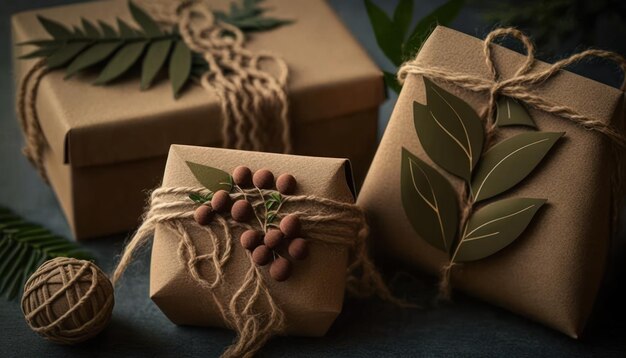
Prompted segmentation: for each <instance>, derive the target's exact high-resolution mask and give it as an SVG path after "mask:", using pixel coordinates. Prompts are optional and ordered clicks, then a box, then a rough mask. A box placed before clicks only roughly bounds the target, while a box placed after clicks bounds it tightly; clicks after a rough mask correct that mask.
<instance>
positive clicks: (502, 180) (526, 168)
mask: <svg viewBox="0 0 626 358" xmlns="http://www.w3.org/2000/svg"><path fill="white" fill-rule="evenodd" d="M563 134H564V133H555V132H529V133H522V134H518V135H516V136H514V137H511V138H508V139H505V140H503V141H502V142H500V143H498V144H496V145H495V146H493V148H491V149H489V150H488V151H487V152H486V153H485V154H484V155H483V158H482V160H481V162H480V164H479V165H478V167H477V169H476V174H475V176H474V179H473V180H472V193H473V197H474V201H476V202H478V201H481V200H485V199H488V198H491V197H493V196H495V195H498V194H500V193H502V192H504V191H506V190H508V189H510V188H512V187H514V186H515V185H516V184H518V183H519V182H521V181H522V180H523V179H524V178H525V177H526V176H528V175H529V174H530V173H531V172H532V171H533V170H534V169H535V167H536V166H537V165H538V164H539V163H540V162H541V160H542V159H543V158H544V157H545V155H546V154H547V153H548V151H549V150H550V148H552V146H553V145H554V143H556V141H557V140H558V139H559V138H561V136H563Z"/></svg>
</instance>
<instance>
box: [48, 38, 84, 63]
mask: <svg viewBox="0 0 626 358" xmlns="http://www.w3.org/2000/svg"><path fill="white" fill-rule="evenodd" d="M87 46H88V44H87V43H84V42H70V43H67V44H65V45H64V46H62V47H60V48H59V49H58V50H56V51H55V52H54V53H53V54H52V55H50V57H48V58H47V59H46V66H47V67H48V68H50V69H54V68H57V67H61V66H63V65H65V64H66V63H68V62H70V61H71V60H72V59H73V58H74V57H76V56H77V55H78V54H79V53H80V52H81V51H82V50H84V49H85V47H87Z"/></svg>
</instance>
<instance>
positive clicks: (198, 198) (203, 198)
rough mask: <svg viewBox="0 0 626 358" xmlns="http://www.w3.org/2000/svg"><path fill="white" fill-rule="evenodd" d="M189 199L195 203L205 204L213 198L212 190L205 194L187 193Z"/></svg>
mask: <svg viewBox="0 0 626 358" xmlns="http://www.w3.org/2000/svg"><path fill="white" fill-rule="evenodd" d="M189 199H191V200H193V202H195V203H197V204H205V203H208V202H209V201H211V199H213V192H209V193H207V194H198V193H191V194H189Z"/></svg>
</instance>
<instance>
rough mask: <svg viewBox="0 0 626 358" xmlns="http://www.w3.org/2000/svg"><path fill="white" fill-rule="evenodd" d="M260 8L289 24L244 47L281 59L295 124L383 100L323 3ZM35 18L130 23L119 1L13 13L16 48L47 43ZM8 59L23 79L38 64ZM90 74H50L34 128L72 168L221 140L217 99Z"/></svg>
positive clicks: (275, 3) (279, 1) (358, 52)
mask: <svg viewBox="0 0 626 358" xmlns="http://www.w3.org/2000/svg"><path fill="white" fill-rule="evenodd" d="M214 2H215V3H216V5H217V4H218V1H214ZM219 5H221V6H223V5H225V3H219ZM264 7H266V8H268V9H270V11H269V12H268V14H270V15H271V16H273V17H278V18H284V19H292V20H294V22H293V23H292V24H289V25H286V26H282V27H280V28H277V29H273V30H270V31H267V32H261V33H253V34H249V35H247V36H248V39H247V42H246V46H247V48H248V49H250V50H252V51H259V50H263V51H269V52H272V53H274V54H276V55H278V56H280V57H282V58H284V59H285V61H286V62H287V64H288V66H289V71H290V76H289V82H288V95H289V99H290V118H291V121H292V123H294V125H295V126H297V125H298V123H305V122H311V121H316V120H320V119H328V118H333V117H337V116H341V115H346V114H349V113H353V112H357V111H362V110H366V109H371V108H375V107H377V106H378V105H379V104H380V103H381V102H382V101H383V100H384V98H385V94H384V83H383V81H382V74H381V72H380V70H379V69H378V68H377V66H376V65H375V64H374V63H373V62H372V61H371V60H370V59H369V57H368V56H367V54H366V53H365V51H364V50H363V49H362V48H361V46H360V45H359V44H358V43H357V41H356V40H355V39H354V38H353V37H352V35H351V34H350V33H349V31H348V30H347V29H346V28H345V26H344V25H343V24H342V23H341V21H340V20H339V18H338V17H337V15H336V14H335V13H334V12H333V10H332V9H331V8H330V7H329V6H328V5H327V4H326V2H325V1H324V0H309V1H290V0H268V1H267V2H265V3H264ZM37 15H41V16H45V17H47V18H50V19H53V20H57V21H59V22H62V23H64V24H67V25H78V24H79V23H80V20H81V17H84V18H86V19H90V20H101V21H104V22H107V23H109V24H114V23H115V21H116V18H117V17H119V18H122V19H123V20H126V21H128V22H129V23H133V22H132V20H131V16H130V13H129V10H128V5H127V1H126V0H113V1H96V2H90V3H84V4H77V5H69V6H61V7H54V8H48V9H42V10H36V11H28V12H23V13H19V14H16V15H14V16H13V17H12V29H13V40H14V42H15V43H18V42H22V41H27V40H33V39H41V38H47V37H48V36H47V34H46V33H45V31H44V29H43V28H42V26H41V25H40V24H39V22H38V21H37V18H36V16H37ZM29 50H31V49H30V48H27V47H26V46H24V47H16V49H15V51H14V52H15V55H16V56H19V55H20V54H22V53H25V51H29ZM14 62H15V68H16V71H15V74H16V80H17V81H20V79H21V78H22V77H23V75H24V73H25V72H26V71H27V70H28V68H30V67H31V66H32V65H33V63H34V62H35V60H14ZM96 75H97V74H95V73H86V74H80V75H78V76H75V77H73V78H71V79H69V80H64V79H63V77H64V76H65V74H64V71H53V72H51V73H49V74H47V75H46V76H45V77H44V78H43V80H42V81H41V84H40V88H39V92H38V96H37V108H38V110H39V113H40V118H41V120H40V121H41V127H42V130H43V132H44V135H45V137H46V140H47V141H48V143H49V145H50V147H51V148H52V152H53V153H54V155H55V156H56V157H57V158H58V160H59V161H63V162H65V163H71V165H72V166H74V167H80V166H89V165H101V164H107V163H115V162H121V161H130V160H137V159H142V158H148V157H155V156H161V155H165V154H166V153H167V151H168V148H169V146H170V144H172V143H179V144H190V145H208V144H216V143H220V141H221V131H222V130H221V127H222V120H221V111H220V106H219V100H218V98H217V96H216V95H215V94H213V93H211V92H209V91H206V90H204V89H203V88H201V87H199V86H196V85H191V86H190V88H188V89H187V90H186V92H185V93H184V94H183V95H182V96H181V97H180V98H179V99H178V100H175V99H174V98H173V96H172V93H171V88H170V83H169V81H168V80H166V79H163V80H161V81H159V82H158V83H156V84H155V85H154V86H153V87H152V88H150V89H149V90H147V91H144V92H141V91H140V90H139V78H138V77H137V76H126V77H125V78H123V79H120V80H119V81H116V82H115V83H112V84H110V85H108V86H93V85H92V84H91V82H93V80H94V79H95V77H96Z"/></svg>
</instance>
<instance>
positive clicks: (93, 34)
mask: <svg viewBox="0 0 626 358" xmlns="http://www.w3.org/2000/svg"><path fill="white" fill-rule="evenodd" d="M80 23H81V24H82V25H83V29H85V35H86V36H87V37H90V38H92V39H97V38H99V37H100V31H98V28H97V27H96V26H95V25H94V24H92V23H91V22H89V21H87V19H85V18H81V19H80Z"/></svg>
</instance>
